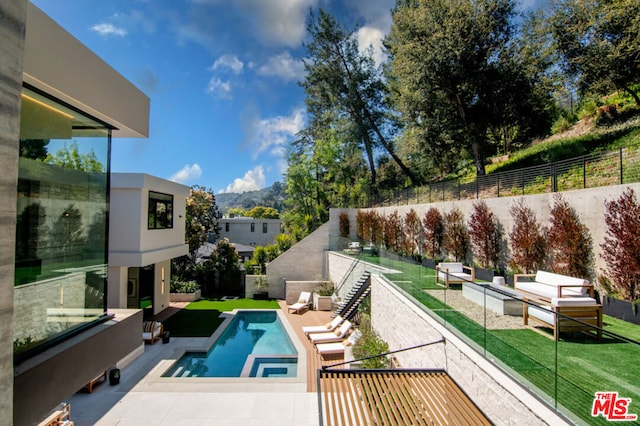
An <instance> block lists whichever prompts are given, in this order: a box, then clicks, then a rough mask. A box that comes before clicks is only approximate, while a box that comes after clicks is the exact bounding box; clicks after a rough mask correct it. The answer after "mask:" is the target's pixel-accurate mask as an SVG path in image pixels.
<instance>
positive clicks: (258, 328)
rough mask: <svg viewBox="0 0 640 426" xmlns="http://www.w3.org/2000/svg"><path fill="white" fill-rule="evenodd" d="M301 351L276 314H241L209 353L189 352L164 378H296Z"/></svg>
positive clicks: (260, 312) (248, 312) (240, 312)
mask: <svg viewBox="0 0 640 426" xmlns="http://www.w3.org/2000/svg"><path fill="white" fill-rule="evenodd" d="M297 364H298V352H297V351H296V348H295V346H294V345H293V343H292V342H291V339H290V338H289V335H288V334H287V331H286V330H285V328H284V326H283V324H282V322H281V321H280V318H279V317H278V314H277V312H276V311H238V312H237V313H236V315H235V316H234V318H233V319H232V320H231V322H229V324H228V325H227V327H226V328H225V329H224V331H223V332H222V334H220V337H219V338H218V339H217V340H216V341H215V342H214V344H213V346H212V347H211V349H209V351H208V352H186V353H185V354H184V355H183V356H182V357H180V359H178V360H177V361H176V362H175V364H173V365H172V366H171V367H170V368H169V369H168V370H167V371H166V372H165V373H164V374H163V376H164V377H295V376H296V375H297Z"/></svg>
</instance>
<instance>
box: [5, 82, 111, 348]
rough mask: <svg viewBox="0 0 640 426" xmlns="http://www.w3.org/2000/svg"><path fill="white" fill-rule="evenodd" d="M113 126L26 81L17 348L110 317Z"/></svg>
mask: <svg viewBox="0 0 640 426" xmlns="http://www.w3.org/2000/svg"><path fill="white" fill-rule="evenodd" d="M110 144H111V129H110V128H109V127H108V126H107V125H105V124H104V123H101V122H99V121H97V120H95V119H92V118H90V117H89V116H87V115H85V114H82V113H80V112H78V111H77V110H75V109H73V108H71V107H69V106H67V105H65V104H63V103H61V102H58V101H56V100H54V99H52V98H50V97H48V96H46V95H44V94H43V93H40V92H39V91H35V90H31V89H30V88H23V93H22V105H21V120H20V158H19V163H18V167H19V170H18V201H17V218H16V250H15V254H16V261H15V281H14V282H15V291H14V318H15V322H14V350H15V354H16V355H18V356H20V354H24V353H29V352H31V350H33V349H37V348H38V347H42V345H43V344H45V343H46V342H49V341H52V340H53V339H55V338H58V337H61V336H64V335H67V334H70V333H71V332H73V331H74V330H76V329H79V328H80V327H83V326H86V325H87V324H90V323H92V322H94V321H98V320H100V319H101V318H103V317H104V314H105V312H106V299H105V287H106V276H107V235H108V233H107V229H108V228H107V227H108V223H107V222H108V221H107V217H108V216H107V212H108V206H109V183H108V175H109V149H110Z"/></svg>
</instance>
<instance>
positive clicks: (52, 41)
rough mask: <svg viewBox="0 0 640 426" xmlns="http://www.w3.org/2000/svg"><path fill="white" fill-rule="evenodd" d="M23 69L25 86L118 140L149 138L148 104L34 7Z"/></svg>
mask: <svg viewBox="0 0 640 426" xmlns="http://www.w3.org/2000/svg"><path fill="white" fill-rule="evenodd" d="M23 66H24V68H23V70H24V74H23V75H24V81H25V83H29V84H31V85H33V86H36V87H38V88H40V89H42V90H44V91H45V92H47V93H48V94H50V95H52V96H55V97H57V98H58V99H61V100H62V101H64V102H67V103H68V104H71V105H73V106H75V107H77V108H80V109H81V110H82V111H84V112H86V113H88V114H91V115H92V116H94V117H96V118H98V119H100V120H102V121H104V122H106V123H109V124H111V125H113V126H114V127H116V128H117V130H114V132H113V136H114V137H116V138H119V137H120V138H122V137H126V138H140V137H147V136H148V135H149V98H148V97H147V96H146V95H145V94H144V93H142V92H141V91H140V90H138V88H137V87H135V86H134V85H133V84H131V83H130V82H129V81H128V80H127V79H125V78H124V77H123V76H122V75H120V74H118V72H116V71H115V70H114V69H113V68H111V67H110V66H109V65H108V64H107V63H106V62H104V61H103V60H102V59H100V57H98V56H97V55H96V54H95V53H93V52H92V51H91V50H89V49H87V47H86V46H84V45H83V44H82V43H80V41H78V40H77V39H75V38H74V37H73V36H72V35H71V34H69V33H68V32H67V31H66V30H65V29H63V28H62V27H60V26H59V25H58V24H56V23H55V22H54V21H53V20H52V19H51V18H49V17H48V16H47V15H46V14H45V13H44V12H43V11H41V10H40V9H38V8H37V7H35V6H34V5H33V4H31V3H29V5H28V8H27V30H26V35H25V48H24V64H23ZM88 76H89V77H88Z"/></svg>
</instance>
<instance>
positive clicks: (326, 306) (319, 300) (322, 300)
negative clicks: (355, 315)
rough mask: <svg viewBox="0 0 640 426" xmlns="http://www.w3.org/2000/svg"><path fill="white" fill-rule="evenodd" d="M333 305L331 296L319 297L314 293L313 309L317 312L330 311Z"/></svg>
mask: <svg viewBox="0 0 640 426" xmlns="http://www.w3.org/2000/svg"><path fill="white" fill-rule="evenodd" d="M331 303H332V297H331V296H318V295H317V294H315V293H313V309H315V310H316V311H330V310H331Z"/></svg>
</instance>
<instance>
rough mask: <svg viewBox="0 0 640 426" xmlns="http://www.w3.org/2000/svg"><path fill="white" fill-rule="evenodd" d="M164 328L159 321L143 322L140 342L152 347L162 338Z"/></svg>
mask: <svg viewBox="0 0 640 426" xmlns="http://www.w3.org/2000/svg"><path fill="white" fill-rule="evenodd" d="M163 333H164V327H163V325H162V323H161V322H160V321H145V322H144V323H142V340H144V341H145V342H149V343H151V344H152V345H153V344H154V343H155V342H156V340H157V339H161V338H162V334H163Z"/></svg>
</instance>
